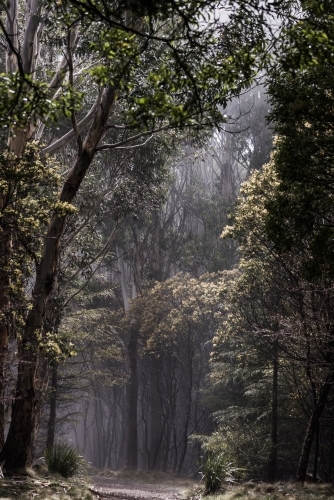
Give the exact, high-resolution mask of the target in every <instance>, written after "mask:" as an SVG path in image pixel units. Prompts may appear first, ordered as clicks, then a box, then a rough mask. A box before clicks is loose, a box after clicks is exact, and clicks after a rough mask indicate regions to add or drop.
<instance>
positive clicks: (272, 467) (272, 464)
mask: <svg viewBox="0 0 334 500" xmlns="http://www.w3.org/2000/svg"><path fill="white" fill-rule="evenodd" d="M277 383H278V360H277V346H276V345H275V346H274V359H273V380H272V409H271V450H270V455H269V460H268V481H269V482H272V483H273V482H274V481H275V478H276V466H277V427H278V412H277V408H278V407H277V395H278V386H277Z"/></svg>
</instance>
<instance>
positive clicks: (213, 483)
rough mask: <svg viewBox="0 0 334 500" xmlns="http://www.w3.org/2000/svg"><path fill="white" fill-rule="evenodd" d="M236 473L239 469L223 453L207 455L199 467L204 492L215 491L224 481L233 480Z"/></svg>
mask: <svg viewBox="0 0 334 500" xmlns="http://www.w3.org/2000/svg"><path fill="white" fill-rule="evenodd" d="M236 474H240V469H238V468H237V467H235V466H234V465H233V462H230V460H229V457H228V456H226V455H225V454H224V453H221V454H220V455H209V456H208V458H207V459H206V461H205V462H204V465H203V466H202V467H201V476H202V481H203V482H204V487H205V493H207V494H209V493H214V492H216V491H217V490H219V489H220V487H221V485H222V483H223V482H224V481H227V482H234V481H235V479H236Z"/></svg>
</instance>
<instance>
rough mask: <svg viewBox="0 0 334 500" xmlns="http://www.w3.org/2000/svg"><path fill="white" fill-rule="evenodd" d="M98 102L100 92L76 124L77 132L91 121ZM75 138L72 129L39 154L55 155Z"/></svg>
mask: <svg viewBox="0 0 334 500" xmlns="http://www.w3.org/2000/svg"><path fill="white" fill-rule="evenodd" d="M100 101H101V92H100V93H99V96H98V98H97V100H96V102H95V103H94V104H93V106H92V107H91V109H90V110H89V112H88V113H87V115H86V116H85V118H83V119H82V120H81V121H80V122H79V123H78V124H77V128H78V131H79V132H81V131H82V130H83V129H84V127H86V125H88V124H89V122H90V121H91V120H92V118H93V116H94V113H95V111H96V108H97V107H98V105H99V103H100ZM75 137H76V135H75V132H74V130H73V129H72V130H70V131H69V132H67V134H65V135H63V137H61V138H60V139H58V140H57V141H55V142H53V143H52V144H50V146H47V147H46V148H44V149H42V151H41V152H40V154H41V156H44V155H46V154H53V153H55V152H56V151H58V150H59V149H61V148H62V147H64V146H66V145H67V144H69V143H70V142H71V141H73V139H75Z"/></svg>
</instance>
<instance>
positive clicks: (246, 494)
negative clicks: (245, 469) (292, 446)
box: [187, 482, 334, 500]
mask: <svg viewBox="0 0 334 500" xmlns="http://www.w3.org/2000/svg"><path fill="white" fill-rule="evenodd" d="M202 498H204V500H208V499H209V498H213V499H214V500H334V487H333V486H331V485H328V484H309V483H306V484H305V485H304V486H302V485H300V484H298V483H293V482H286V483H275V484H267V483H258V484H257V483H253V482H247V483H243V484H239V485H231V484H226V483H225V484H224V483H222V484H221V488H220V491H217V492H216V493H215V494H214V495H208V494H207V493H206V492H205V488H204V487H203V486H202V487H201V488H199V487H197V488H194V489H193V490H191V491H189V492H188V494H187V500H201V499H202Z"/></svg>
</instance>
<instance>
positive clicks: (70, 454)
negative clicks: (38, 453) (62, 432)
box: [44, 441, 88, 478]
mask: <svg viewBox="0 0 334 500" xmlns="http://www.w3.org/2000/svg"><path fill="white" fill-rule="evenodd" d="M44 460H45V463H46V466H47V468H48V470H49V472H52V473H55V474H60V475H61V476H63V477H65V478H68V477H73V476H84V475H85V474H86V471H87V465H88V464H87V462H86V460H85V459H84V458H83V456H82V455H80V453H79V452H78V450H77V449H76V448H75V447H74V446H73V445H70V444H68V443H66V442H65V441H58V442H57V443H55V444H54V446H53V448H52V449H50V450H46V451H45V453H44Z"/></svg>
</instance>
